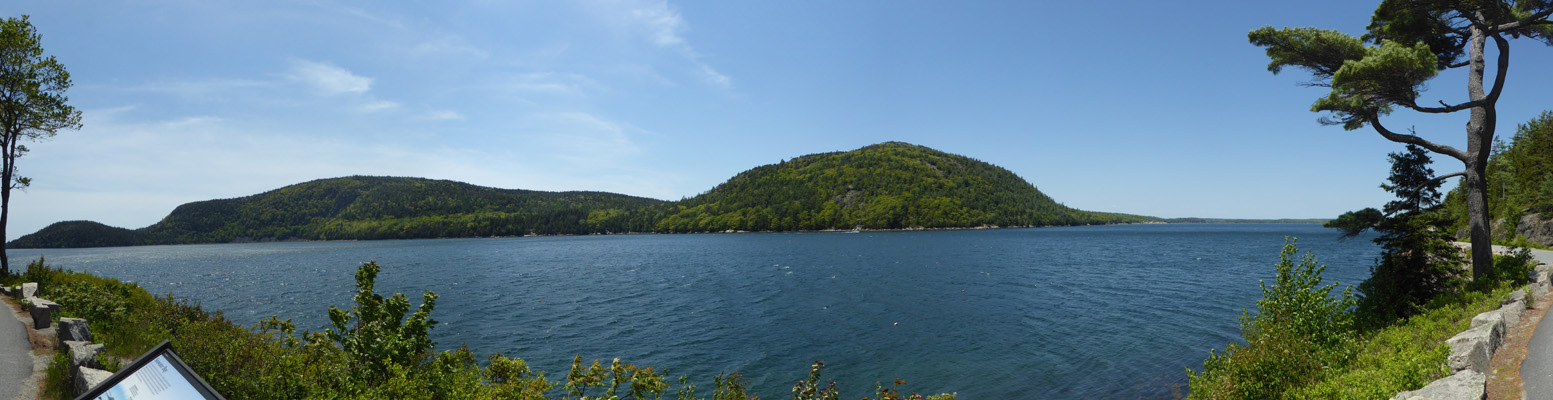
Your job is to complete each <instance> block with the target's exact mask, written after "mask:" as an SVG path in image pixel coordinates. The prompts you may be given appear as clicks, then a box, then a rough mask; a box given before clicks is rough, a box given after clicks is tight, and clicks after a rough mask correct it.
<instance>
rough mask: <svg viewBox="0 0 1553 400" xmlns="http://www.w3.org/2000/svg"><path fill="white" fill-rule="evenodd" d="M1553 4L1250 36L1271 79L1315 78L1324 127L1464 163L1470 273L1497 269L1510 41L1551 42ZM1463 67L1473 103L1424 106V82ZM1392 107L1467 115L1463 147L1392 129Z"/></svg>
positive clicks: (1446, 7)
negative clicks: (1498, 180)
mask: <svg viewBox="0 0 1553 400" xmlns="http://www.w3.org/2000/svg"><path fill="white" fill-rule="evenodd" d="M1550 14H1553V1H1548V0H1535V1H1478V0H1385V1H1383V2H1381V4H1380V6H1378V7H1377V8H1376V10H1375V14H1374V15H1373V16H1372V18H1371V20H1370V24H1369V25H1368V26H1367V27H1366V33H1365V34H1364V35H1362V36H1361V37H1353V36H1351V35H1348V34H1345V33H1342V32H1339V31H1336V30H1326V29H1317V28H1308V27H1307V28H1288V27H1285V28H1273V27H1270V26H1268V27H1262V28H1259V29H1256V30H1253V31H1251V33H1250V34H1249V35H1248V38H1249V40H1250V41H1251V44H1253V45H1256V46H1259V47H1264V48H1266V53H1267V56H1268V58H1270V59H1271V62H1269V63H1268V65H1267V69H1268V71H1272V72H1273V73H1274V74H1276V73H1279V72H1281V71H1282V70H1283V69H1284V67H1289V66H1293V67H1298V68H1301V69H1304V70H1306V71H1308V72H1309V73H1310V74H1311V76H1312V77H1313V78H1314V80H1312V81H1311V82H1309V83H1308V84H1309V85H1310V86H1315V87H1324V88H1328V89H1329V91H1328V93H1327V94H1326V95H1325V96H1322V97H1319V98H1317V99H1316V101H1315V103H1313V104H1312V105H1311V108H1310V109H1311V111H1314V112H1323V113H1327V115H1326V116H1323V117H1322V118H1321V119H1320V122H1321V123H1322V124H1326V125H1342V126H1343V128H1344V129H1347V130H1355V129H1360V128H1363V127H1365V126H1369V127H1371V128H1373V129H1374V130H1375V131H1376V132H1377V133H1379V134H1380V135H1381V136H1382V137H1385V138H1386V139H1388V140H1391V141H1394V142H1399V143H1405V144H1409V145H1414V146H1418V147H1421V148H1424V149H1428V150H1429V151H1431V152H1434V153H1438V154H1442V155H1445V156H1448V157H1451V158H1455V159H1457V160H1459V161H1461V162H1462V163H1463V165H1464V166H1465V171H1463V172H1462V175H1463V176H1464V177H1465V178H1466V179H1465V181H1464V183H1465V185H1464V186H1465V187H1466V197H1467V204H1468V209H1469V212H1468V214H1469V215H1470V216H1471V218H1470V224H1469V225H1470V227H1469V230H1470V235H1471V240H1472V243H1473V246H1472V264H1473V275H1474V276H1481V275H1483V274H1485V273H1487V272H1488V271H1487V269H1488V268H1490V267H1491V266H1492V264H1493V256H1492V250H1491V248H1490V247H1489V244H1490V243H1491V242H1492V238H1491V234H1490V232H1489V231H1488V209H1487V204H1486V202H1487V200H1486V194H1485V192H1486V191H1487V179H1488V177H1487V176H1486V167H1487V164H1488V155H1489V151H1490V147H1491V145H1492V143H1493V137H1494V129H1495V125H1496V123H1497V114H1496V110H1495V105H1496V103H1497V102H1498V100H1499V96H1500V94H1501V93H1503V91H1504V84H1505V78H1506V76H1507V72H1508V71H1509V66H1510V39H1515V38H1530V39H1533V40H1537V41H1540V42H1542V43H1544V44H1547V45H1553V22H1550V21H1549V19H1548V16H1549V15H1550ZM1490 40H1492V41H1493V42H1494V46H1495V49H1496V50H1497V57H1496V59H1495V60H1494V63H1493V64H1494V66H1495V68H1496V73H1495V74H1494V75H1493V81H1492V83H1491V85H1490V86H1489V87H1487V88H1485V87H1484V79H1485V76H1486V69H1487V66H1488V61H1487V60H1486V51H1485V47H1486V46H1487V43H1488V41H1490ZM1463 67H1465V68H1467V82H1466V83H1467V99H1465V100H1464V101H1460V102H1457V103H1455V104H1449V103H1446V102H1443V101H1442V102H1440V104H1439V106H1434V105H1427V104H1419V103H1418V98H1419V96H1420V93H1421V92H1423V90H1424V89H1425V88H1426V83H1427V82H1429V81H1430V80H1432V79H1433V78H1435V77H1436V76H1438V74H1439V71H1442V70H1446V69H1453V68H1463ZM1396 109H1409V110H1413V111H1416V112H1421V113H1432V114H1438V113H1453V112H1459V111H1468V112H1469V113H1470V118H1469V120H1468V123H1467V147H1466V149H1465V150H1462V149H1459V148H1456V147H1453V146H1449V145H1445V144H1440V143H1436V142H1433V141H1430V140H1426V139H1424V138H1423V137H1421V136H1419V135H1417V134H1416V132H1412V131H1409V132H1407V133H1402V132H1397V131H1393V130H1391V129H1388V128H1386V127H1385V126H1384V125H1383V124H1382V123H1381V116H1384V115H1387V114H1390V113H1391V112H1392V111H1394V110H1396ZM1449 175H1453V174H1448V175H1447V176H1449Z"/></svg>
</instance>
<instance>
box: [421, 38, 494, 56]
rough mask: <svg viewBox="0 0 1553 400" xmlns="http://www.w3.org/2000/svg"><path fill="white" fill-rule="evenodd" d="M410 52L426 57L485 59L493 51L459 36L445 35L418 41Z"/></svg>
mask: <svg viewBox="0 0 1553 400" xmlns="http://www.w3.org/2000/svg"><path fill="white" fill-rule="evenodd" d="M410 54H412V55H414V56H416V57H425V58H448V57H449V56H456V57H465V58H473V59H476V60H484V59H487V58H490V57H491V53H490V52H488V51H485V50H484V49H481V48H479V47H475V46H473V45H470V44H469V43H467V42H465V41H464V40H463V39H461V38H459V37H457V36H450V35H444V36H442V37H439V38H436V39H431V40H427V41H423V42H420V43H417V44H416V45H415V46H413V47H410Z"/></svg>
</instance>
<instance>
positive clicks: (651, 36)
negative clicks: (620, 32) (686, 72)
mask: <svg viewBox="0 0 1553 400" xmlns="http://www.w3.org/2000/svg"><path fill="white" fill-rule="evenodd" d="M599 5H600V6H601V7H600V8H601V9H602V10H603V11H602V12H605V13H616V14H615V15H616V17H615V18H614V19H616V20H617V21H622V22H623V23H624V24H626V25H627V29H628V30H629V31H632V32H635V34H637V35H642V36H643V38H644V39H646V40H647V41H648V42H650V43H652V44H653V45H655V46H657V47H659V48H663V49H667V50H670V51H673V52H676V53H679V55H680V57H683V58H684V59H685V61H687V62H689V63H691V64H692V67H693V68H692V69H693V71H694V72H695V73H697V74H699V75H701V76H702V78H703V79H704V80H705V81H706V82H707V83H710V84H712V85H715V86H717V87H720V88H723V89H732V88H733V79H732V78H730V77H728V75H726V74H723V73H722V72H718V71H717V69H716V68H714V67H712V66H711V65H710V64H707V63H706V62H705V61H702V60H701V59H702V56H701V54H700V53H698V52H696V49H695V47H693V46H691V45H690V42H689V41H687V40H685V36H684V33H685V32H686V31H688V30H689V24H687V23H686V22H685V18H684V17H683V16H681V15H680V13H679V10H676V9H675V8H674V6H673V5H671V4H669V2H668V1H665V0H625V1H619V2H606V3H605V4H599ZM622 9H624V10H626V11H625V12H624V13H623V14H620V13H619V11H618V10H622Z"/></svg>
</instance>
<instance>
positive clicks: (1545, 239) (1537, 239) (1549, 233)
mask: <svg viewBox="0 0 1553 400" xmlns="http://www.w3.org/2000/svg"><path fill="white" fill-rule="evenodd" d="M1515 233H1516V234H1519V235H1521V236H1522V237H1525V238H1526V241H1528V242H1532V243H1536V244H1540V245H1543V246H1553V219H1543V218H1542V214H1526V216H1523V217H1521V221H1520V223H1519V224H1517V225H1516V226H1515Z"/></svg>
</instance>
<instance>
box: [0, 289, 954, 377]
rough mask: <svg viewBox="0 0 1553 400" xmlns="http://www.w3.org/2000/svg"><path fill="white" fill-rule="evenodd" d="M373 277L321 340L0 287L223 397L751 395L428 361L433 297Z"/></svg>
mask: <svg viewBox="0 0 1553 400" xmlns="http://www.w3.org/2000/svg"><path fill="white" fill-rule="evenodd" d="M379 269H380V268H379V267H378V265H377V264H376V263H367V264H363V265H361V266H360V268H359V269H358V270H357V272H356V287H357V289H358V291H357V293H356V295H355V297H354V301H355V305H353V306H351V307H350V308H348V309H341V308H337V307H332V306H331V307H328V308H327V312H328V313H329V319H330V321H331V322H332V323H333V327H332V328H330V329H327V330H325V331H324V332H305V331H304V332H297V331H296V328H295V327H294V326H293V325H292V324H291V322H290V320H281V319H280V318H279V317H273V318H270V319H266V320H264V321H262V322H260V323H258V324H255V325H253V326H246V327H245V326H242V325H239V324H237V323H235V322H233V321H232V320H230V319H227V318H226V317H224V316H222V314H221V312H220V311H219V310H217V311H214V312H208V311H206V310H203V309H201V308H200V306H199V305H198V304H192V303H190V302H188V301H187V300H180V299H177V298H175V297H173V296H172V295H170V294H169V295H167V296H154V295H152V294H151V293H149V292H147V291H146V290H145V289H143V288H141V287H140V286H138V285H136V284H133V283H125V282H122V281H119V280H116V279H111V278H104V277H98V276H93V275H90V274H85V273H79V272H73V271H67V270H61V269H56V268H51V267H49V266H48V265H47V264H45V263H44V260H42V259H39V260H37V261H35V262H32V263H30V264H29V265H28V266H27V270H26V272H25V273H23V274H20V275H18V276H15V277H12V278H10V279H7V280H6V281H5V282H0V283H4V284H6V285H13V284H16V283H19V282H37V283H38V284H39V285H38V287H39V294H38V296H39V297H43V298H48V299H50V300H53V301H55V302H57V303H59V304H60V305H61V306H62V307H61V309H60V311H59V312H58V313H56V314H55V317H54V318H56V319H57V318H60V317H71V318H82V319H85V320H87V321H89V323H90V326H91V330H92V334H93V336H94V337H95V338H96V340H97V341H98V342H101V343H103V344H104V345H106V350H105V352H106V354H107V357H108V359H107V360H105V361H106V362H103V364H104V365H106V366H108V367H109V368H110V370H116V369H117V367H118V365H121V364H122V363H124V362H125V360H130V359H133V358H135V357H138V356H139V355H140V354H142V353H144V352H146V351H148V350H150V349H151V348H152V347H154V346H156V345H157V344H159V343H161V342H162V341H164V340H170V341H171V342H172V344H173V347H174V348H175V349H177V351H178V355H179V356H180V357H182V358H183V359H184V360H185V361H186V362H187V363H188V364H189V366H190V367H191V368H193V369H194V371H195V372H196V373H198V374H199V375H200V376H201V377H203V378H204V379H205V381H207V382H209V383H210V384H211V386H213V387H215V389H216V390H217V391H219V392H221V393H222V395H224V396H226V397H227V398H230V399H557V398H564V399H574V398H575V399H585V398H599V399H609V398H615V399H658V398H664V397H668V398H676V399H681V400H689V399H712V400H745V399H755V398H758V397H756V394H755V393H750V392H748V390H747V389H746V386H745V385H746V384H745V382H744V379H743V377H742V376H741V375H740V374H739V373H738V372H731V373H725V374H719V375H717V376H715V377H713V386H712V387H707V388H701V387H697V386H696V385H694V384H691V383H689V380H688V378H687V377H676V376H672V375H671V374H670V372H669V371H668V370H664V369H658V368H654V367H648V366H637V365H632V364H628V363H624V362H622V361H621V360H620V359H615V360H612V361H607V362H600V361H598V360H594V361H592V362H590V363H584V361H583V360H582V358H581V357H580V356H579V357H577V358H576V359H574V360H573V362H572V368H571V369H570V371H565V372H566V373H565V374H564V375H547V374H545V373H544V372H543V371H534V370H532V369H530V368H529V366H528V364H527V363H526V362H524V361H523V359H521V358H516V357H508V356H505V355H502V354H491V355H489V356H485V357H481V356H478V355H476V354H475V353H474V352H473V351H471V350H470V349H468V348H467V347H461V348H458V349H455V350H449V351H441V352H434V351H432V349H433V348H434V347H435V346H436V343H434V342H432V341H431V340H430V339H429V335H428V334H429V332H430V330H431V329H432V328H433V327H435V326H436V321H435V320H434V316H433V310H434V309H435V307H436V300H437V295H436V294H435V293H431V292H426V293H424V294H423V295H422V297H421V304H420V305H419V306H416V307H414V308H413V309H412V307H411V304H410V301H409V299H408V298H407V297H406V296H405V295H404V294H399V293H396V294H393V295H391V296H383V295H380V294H377V293H376V292H375V291H374V288H373V286H374V282H375V281H376V278H377V274H378V273H379ZM324 311H325V310H323V309H320V312H324ZM50 347H52V346H50ZM824 368H825V365H824V363H823V362H815V363H814V365H813V366H811V368H810V370H809V371H808V374H807V375H806V376H803V377H801V379H795V382H796V383H795V385H794V386H793V391H792V394H791V395H792V398H794V399H802V400H822V399H831V400H834V399H837V397H838V392H837V390H836V388H835V383H834V382H829V383H826V382H823V378H822V372H823V370H824ZM69 370H70V360H69V359H68V357H66V355H65V354H64V353H58V354H55V355H54V358H53V362H52V363H51V364H50V366H49V369H48V376H47V378H46V383H45V387H44V389H43V390H44V393H43V396H42V397H43V398H48V399H69V398H72V394H73V393H74V391H73V388H72V386H71V385H73V382H72V381H71V379H69ZM795 375H797V374H795ZM886 382H889V381H886ZM904 385H905V382H903V381H898V380H897V381H893V382H892V383H890V384H888V385H883V384H881V385H880V386H877V387H875V388H874V390H873V391H872V392H871V396H876V397H874V398H876V399H878V400H885V399H924V400H947V399H953V398H954V397H955V396H954V394H950V393H945V394H938V395H931V396H925V397H924V396H921V395H917V394H915V393H910V394H903V393H901V391H902V390H905V389H904V388H903V386H904ZM708 395H709V396H708ZM767 395H768V397H786V396H785V394H783V395H779V394H776V393H770V394H767ZM865 399H867V397H865Z"/></svg>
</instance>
